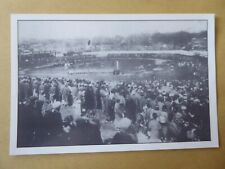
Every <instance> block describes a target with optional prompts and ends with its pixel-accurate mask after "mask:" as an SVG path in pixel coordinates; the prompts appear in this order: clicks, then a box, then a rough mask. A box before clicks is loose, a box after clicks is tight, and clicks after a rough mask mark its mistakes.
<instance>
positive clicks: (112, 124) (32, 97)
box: [17, 62, 210, 147]
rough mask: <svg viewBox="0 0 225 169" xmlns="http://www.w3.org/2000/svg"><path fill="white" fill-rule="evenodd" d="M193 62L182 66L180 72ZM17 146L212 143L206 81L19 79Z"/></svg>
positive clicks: (193, 72)
mask: <svg viewBox="0 0 225 169" xmlns="http://www.w3.org/2000/svg"><path fill="white" fill-rule="evenodd" d="M185 66H186V67H187V66H188V68H192V69H193V70H195V71H192V75H193V77H194V76H195V75H196V73H198V69H197V68H196V67H198V65H195V64H194V63H185V62H183V63H182V62H180V63H178V67H179V68H180V69H184V67H185ZM18 96H19V97H18V139H17V140H18V142H17V144H18V146H19V147H27V146H28V147H29V146H59V145H91V144H94V145H96V144H123V143H126V144H132V143H155V142H187V141H206V140H210V118H209V97H208V78H207V76H201V75H200V76H198V78H193V79H190V78H187V79H185V78H183V79H182V80H180V79H177V80H175V79H174V80H173V79H171V80H160V79H149V80H142V81H135V80H134V81H129V82H127V81H104V80H103V81H91V80H86V79H75V78H74V79H73V78H67V77H60V78H59V77H58V78H53V77H34V76H20V77H19V83H18Z"/></svg>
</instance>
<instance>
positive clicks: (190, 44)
mask: <svg viewBox="0 0 225 169" xmlns="http://www.w3.org/2000/svg"><path fill="white" fill-rule="evenodd" d="M214 26H215V25H214V15H213V14H99V15H98V14H82V15H81V14H70V15H66V14H58V15H57V14H51V15H50V14H46V15H45V14H18V15H17V14H14V15H12V16H11V126H10V127H11V128H10V132H11V134H10V137H11V138H10V154H11V155H23V154H55V153H56V154H57V153H87V152H113V151H140V150H161V149H187V148H209V147H218V146H219V143H218V129H217V128H218V127H217V108H216V72H215V70H216V68H215V40H214V36H215V31H214Z"/></svg>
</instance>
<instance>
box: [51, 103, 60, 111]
mask: <svg viewBox="0 0 225 169" xmlns="http://www.w3.org/2000/svg"><path fill="white" fill-rule="evenodd" d="M60 106H61V103H60V102H59V101H56V102H54V103H53V104H52V108H53V109H56V108H58V107H60Z"/></svg>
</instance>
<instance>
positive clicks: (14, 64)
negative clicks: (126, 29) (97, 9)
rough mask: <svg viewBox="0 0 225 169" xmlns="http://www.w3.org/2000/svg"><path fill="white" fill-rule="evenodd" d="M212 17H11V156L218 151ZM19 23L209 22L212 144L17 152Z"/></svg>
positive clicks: (83, 15) (61, 147)
mask: <svg viewBox="0 0 225 169" xmlns="http://www.w3.org/2000/svg"><path fill="white" fill-rule="evenodd" d="M214 18H215V16H214V14H72V15H70V14H13V15H11V122H10V123H11V126H10V155H25V154H56V153H57V154H61V153H87V152H89V153H93V152H116V151H141V150H165V149H188V148H189V149H190V148H209V147H219V143H218V126H217V101H216V69H215V28H214V27H215V23H214V20H215V19H214ZM18 20H207V21H208V72H209V74H208V75H209V100H210V103H209V105H210V130H211V141H201V142H180V143H151V144H123V145H90V146H57V147H32V148H17V105H18V104H17V103H18V98H17V97H18V57H17V56H18V55H17V51H18V50H17V48H18V44H17V40H18V39H17V36H18V32H17V21H18Z"/></svg>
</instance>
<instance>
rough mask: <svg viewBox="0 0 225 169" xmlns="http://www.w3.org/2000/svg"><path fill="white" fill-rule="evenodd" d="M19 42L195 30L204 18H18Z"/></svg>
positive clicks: (201, 26) (201, 28)
mask: <svg viewBox="0 0 225 169" xmlns="http://www.w3.org/2000/svg"><path fill="white" fill-rule="evenodd" d="M18 30H19V41H22V40H29V39H38V40H47V39H58V40H59V39H74V38H88V39H92V38H94V37H99V36H100V37H114V36H116V35H119V36H129V35H132V34H141V33H150V34H153V33H156V32H159V33H171V32H178V31H186V32H190V33H196V32H200V31H204V30H207V22H206V21H19V29H18Z"/></svg>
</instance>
